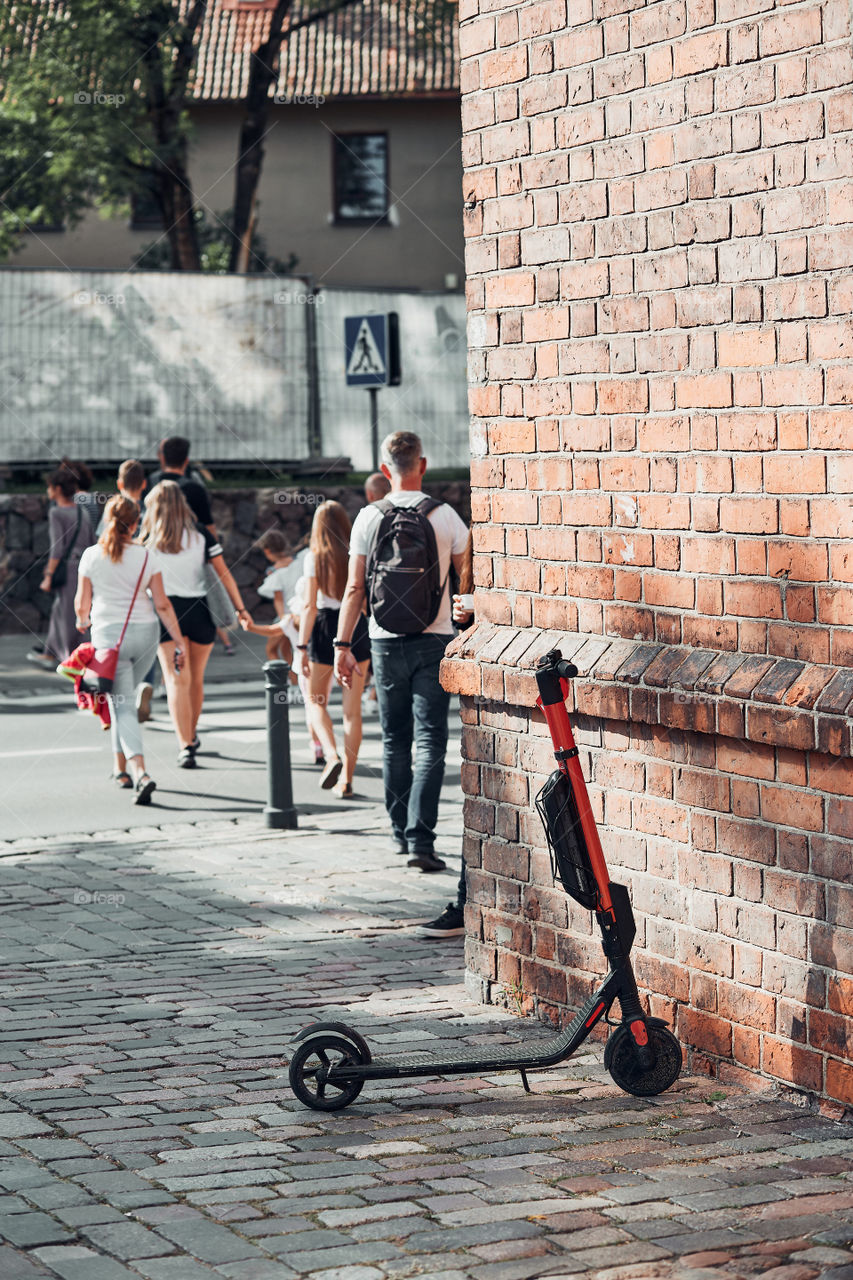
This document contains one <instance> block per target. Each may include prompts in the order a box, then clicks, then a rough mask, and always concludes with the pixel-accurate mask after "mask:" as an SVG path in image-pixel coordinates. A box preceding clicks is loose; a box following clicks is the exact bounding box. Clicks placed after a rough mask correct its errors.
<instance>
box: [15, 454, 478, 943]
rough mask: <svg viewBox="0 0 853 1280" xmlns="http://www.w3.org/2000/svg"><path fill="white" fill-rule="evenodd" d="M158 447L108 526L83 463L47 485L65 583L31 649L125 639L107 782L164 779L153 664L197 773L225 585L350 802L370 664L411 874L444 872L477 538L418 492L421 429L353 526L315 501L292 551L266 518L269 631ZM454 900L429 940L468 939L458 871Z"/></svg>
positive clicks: (178, 462) (146, 794)
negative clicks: (451, 728) (290, 680)
mask: <svg viewBox="0 0 853 1280" xmlns="http://www.w3.org/2000/svg"><path fill="white" fill-rule="evenodd" d="M159 455H160V467H159V469H158V470H157V471H156V472H154V473H153V474H152V475H151V476H149V477H147V479H146V477H145V473H144V469H143V468H142V466H141V464H140V463H138V462H136V461H135V460H128V461H127V462H125V463H123V464H122V466H121V468H120V470H119V475H118V490H119V492H118V494H117V496H116V497H114V498H111V499H110V500H109V502H108V503H107V505H106V508H105V510H104V512H103V517H102V519H101V520H100V522H97V521H94V522H93V520H92V519H91V518H90V515H89V512H88V511H87V509H86V508H87V503H86V501H85V500H81V498H80V497H79V495H80V493H81V492H84V491H85V487H86V486H85V477H84V476H82V473H81V469H80V466H78V465H76V464H70V463H69V464H68V465H65V466H64V467H63V468H61V469H60V470H59V471H58V472H57V473H55V474H54V475H53V476H52V477H51V480H50V483H49V485H48V497H49V498H50V499H51V502H52V503H53V504H54V505H53V506H52V507H51V511H50V516H49V520H50V533H51V551H50V557H49V559H48V564H47V568H46V571H45V578H44V581H43V583H42V586H43V588H44V589H46V590H47V589H53V588H58V590H57V599H56V602H55V604H54V606H53V609H52V612H51V626H50V629H49V632H48V637H47V640H46V642H45V646H44V654H43V656H40V657H39V658H38V660H39V661H43V662H45V664H55V663H56V661H58V660H59V659H61V658H63V656H64V655H65V654H67V653H68V651H69V650H70V649H72V648H73V647H74V646H75V645H76V644H78V643H79V641H80V639H81V636H82V634H83V633H85V631H86V630H87V629H89V628H90V627H91V632H92V635H91V641H92V644H93V645H94V648H95V650H96V651H98V652H100V651H101V650H109V649H112V648H114V647H116V646H117V645H118V647H119V653H118V661H117V665H116V669H115V676H114V678H113V681H112V688H111V691H110V692H109V694H108V697H109V704H110V709H111V712H112V715H111V722H112V723H111V730H112V745H113V752H114V757H115V770H114V778H115V780H116V782H117V784H118V785H119V786H120V787H122V788H125V789H127V790H133V792H134V798H135V802H136V803H137V804H147V803H150V799H151V795H152V793H153V791H154V789H155V787H156V783H155V782H154V780H153V779H152V778H151V777H150V775H149V774H148V772H147V769H146V765H145V758H144V753H143V749H142V733H141V723H142V721H144V719H145V718H146V717H147V709H148V702H149V701H150V690H151V684H152V680H153V666H154V662H155V659H156V658H158V657H159V665H160V668H161V671H162V674H163V680H164V684H165V688H166V696H167V701H168V707H169V713H170V716H171V719H172V724H173V727H174V730H175V734H176V738H177V743H178V764H179V766H180V767H182V768H194V767H195V764H196V754H197V753H198V751H199V750H200V746H201V744H200V740H199V737H198V722H199V716H200V714H201V709H202V706H203V701H204V674H205V668H206V666H207V662H208V660H209V658H210V654H211V652H212V649H213V645H214V642H215V638H216V629H217V628H216V619H215V618H214V616H213V612H212V609H211V605H210V596H211V590H212V589H215V588H216V587H217V586H218V588H219V589H220V591H221V592H222V593H224V596H225V597H226V598H227V600H228V601H229V602H230V605H231V607H232V608H233V611H234V614H235V615H236V618H237V619H238V620H239V622H240V625H241V626H242V627H243V629H244V630H246V631H252V632H256V633H260V634H263V635H265V636H266V639H267V657H268V658H271V657H283V658H286V659H287V660H289V661H290V662H291V664H292V668H293V671H294V673H295V677H296V679H298V681H299V684H300V687H301V689H302V691H303V695H304V700H305V707H306V718H307V723H308V727H309V730H310V732H311V736H312V739H313V742H314V750H315V759H316V760H317V762H318V764H319V765H320V766H321V768H322V772H321V774H320V778H319V784H320V786H321V787H322V788H323V789H324V790H329V791H332V790H333V791H334V792H335V793H336V794H337V795H338V796H339V797H340V798H342V799H348V798H350V797H352V795H353V783H354V776H355V770H356V763H357V760H358V753H359V748H360V746H361V740H362V696H363V693H364V689H365V685H366V682H367V680H368V677H369V675H370V673H371V671H372V676H373V687H374V690H375V697H376V702H377V704H378V710H379V720H380V725H381V730H382V758H383V770H382V772H383V787H384V799H385V807H386V809H387V812H388V816H389V819H390V823H391V840H392V848H393V849H394V851H395V852H397V853H398V854H400V855H402V856H405V857H406V858H407V861H408V865H409V866H411V867H415V868H418V869H420V870H421V871H425V872H432V871H440V870H444V869H445V866H446V864H445V862H444V861H443V860H442V859H441V858H440V857H439V856H438V854H437V853H436V849H435V841H436V824H437V819H438V807H439V798H440V794H441V787H442V783H443V780H444V769H445V757H446V752H447V743H448V713H449V696H448V694H447V693H446V692H445V691H444V689H443V688H442V685H441V681H440V678H439V669H440V664H441V660H442V657H443V656H444V650H445V648H446V646H447V644H448V642H449V641H450V639H451V638H452V636H453V634H454V623H455V624H456V625H462V624H464V623H465V622H466V621H469V620H470V617H471V612H470V608H469V607H467V606H468V605H469V604H470V599H471V597H470V594H469V593H470V590H471V584H470V560H471V554H470V535H469V532H468V529H467V527H466V525H465V524H464V522H463V521H462V520H461V519H460V517H459V516H458V515H457V514H456V512H455V511H454V510H453V508H452V507H450V506H449V505H447V504H446V503H442V502H439V501H437V500H435V499H433V498H431V497H429V496H428V495H427V494H425V493H424V492H423V488H422V482H423V477H424V473H425V470H426V459H425V457H424V456H423V448H422V445H421V441H420V439H419V438H418V436H416V435H415V434H414V433H413V432H408V431H399V432H394V433H393V434H391V435H389V436H388V437H387V438H386V439H385V440H384V441H383V444H382V469H381V472H377V473H375V474H374V475H373V476H371V477H370V478H369V479H368V481H367V483H366V486H365V496H366V498H367V500H368V501H367V505H366V506H365V507H364V508H363V509H362V510H361V511H360V512H359V513H358V515H357V516H356V519H355V522H354V523H353V524H352V525H351V524H350V520H349V517H348V515H347V513H346V511H345V509H344V508H343V506H342V505H341V504H340V503H338V502H335V501H325V502H322V503H321V504H320V505H319V506H318V507H317V510H316V512H315V515H314V519H313V522H312V527H311V533H310V537H309V538H308V540H307V546H305V545H303V546H300V547H297V548H292V549H291V548H290V547H289V546H288V544H287V541H286V540H285V538H284V536H283V535H282V533H281V532H280V531H278V530H275V529H273V530H269V531H267V533H265V534H264V535H263V537H262V538H261V540H260V543H259V546H260V548H261V549H262V550H263V552H264V554H265V556H266V558H267V560H268V561H269V563H270V570H269V573H268V577H267V580H266V582H265V583H264V584H263V585H262V587H261V594H262V595H265V596H266V597H267V598H271V599H272V600H273V602H274V606H275V611H276V621H275V623H274V624H272V625H261V624H259V623H256V622H254V620H253V619H252V618H251V616H250V614H249V613H248V611H247V610H246V608H245V607H244V604H243V600H242V596H241V594H240V590H239V588H238V586H237V584H236V582H235V580H234V577H233V575H232V574H231V572H230V570H229V569H228V567H227V565H226V563H225V560H224V557H223V554H222V547H221V545H220V544H219V542H218V540H217V536H216V529H215V526H214V523H213V516H212V510H211V505H210V500H209V497H208V494H207V492H206V489H205V488H204V485H203V483H201V482H200V478H199V477H198V476H196V475H192V474H190V473H189V442H188V441H186V440H184V439H182V438H180V437H172V438H170V439H167V440H164V441H163V443H162V445H161V446H160V451H159ZM90 486H91V476H89V486H88V487H90ZM93 523H94V524H97V535H96V533H95V531H94V529H93ZM63 568H64V571H65V575H66V576H65V577H64V581H63V583H62V585H61V586H60V584H59V583H57V578H63V573H62V570H63ZM454 578H455V580H456V584H457V591H456V593H455V594H454V591H453V581H454ZM463 597H464V601H465V603H464V604H463ZM69 619H70V620H69ZM333 681H337V683H338V684H339V685H340V687H341V699H342V710H343V725H342V730H343V733H342V743H341V747H340V748H339V746H338V739H337V736H336V730H335V726H334V724H333V721H332V717H331V714H330V706H329V697H330V689H331V687H332V683H333ZM140 691H141V693H140ZM460 895H461V896H460V897H459V898H458V899H457V902H456V903H451V904H448V912H450V913H451V916H452V918H451V917H448V918H447V919H445V920H444V926H445V927H444V928H443V929H441V928H438V929H434V930H433V934H432V935H431V936H450V935H452V934H454V933H459V932H461V927H459V925H460V920H461V916H460V918H459V919H457V918H456V916H453V912H456V913H457V915H458V914H459V913H460V912H461V905H462V903H463V902H464V875H463V878H462V880H461V881H460ZM448 912H445V913H444V914H445V916H447V915H448ZM432 923H433V925H440V924H441V920H439V921H437V922H432ZM430 928H431V926H425V929H426V930H427V931H428V930H429V929H430Z"/></svg>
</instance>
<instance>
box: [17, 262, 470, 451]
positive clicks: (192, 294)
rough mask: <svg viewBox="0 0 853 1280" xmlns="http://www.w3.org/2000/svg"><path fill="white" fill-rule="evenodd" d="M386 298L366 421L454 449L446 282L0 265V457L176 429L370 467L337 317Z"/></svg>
mask: <svg viewBox="0 0 853 1280" xmlns="http://www.w3.org/2000/svg"><path fill="white" fill-rule="evenodd" d="M382 311H397V312H398V313H399V316H400V334H401V348H402V367H403V381H402V383H401V385H400V386H399V387H394V388H388V389H385V390H383V391H382V392H381V393H380V397H379V410H380V432H382V433H384V432H385V431H391V430H402V429H406V430H413V431H417V432H418V433H419V434H420V435H421V436H422V437H423V439H424V441H425V446H426V452H427V456H428V458H429V460H430V462H431V464H432V465H433V466H443V467H459V466H465V465H467V463H468V458H469V453H468V410H467V398H466V397H467V392H466V373H465V337H464V335H465V304H464V299H463V297H462V296H461V295H460V294H444V293H442V294H422V293H403V292H394V291H388V292H378V291H364V290H358V291H356V290H343V289H322V290H320V291H318V292H317V293H316V294H312V292H311V291H310V290H309V288H308V286H307V285H306V282H305V281H304V280H301V279H297V278H287V279H269V278H254V277H246V276H215V275H195V274H186V273H172V272H137V271H129V272H117V271H67V270H62V271H50V270H29V269H23V270H19V269H6V270H2V271H0V463H28V462H37V463H49V462H51V461H52V460H54V459H56V458H58V457H60V456H62V455H63V454H70V455H71V456H74V457H80V458H84V459H86V460H87V461H90V462H98V461H116V460H118V459H121V458H125V457H139V458H142V459H150V458H153V457H154V455H155V451H156V446H157V442H158V441H159V440H160V439H162V437H163V436H165V435H184V436H187V437H188V438H189V439H190V440H191V441H192V448H193V454H194V456H196V457H198V458H201V459H203V460H204V461H205V462H220V463H223V462H233V463H239V464H242V465H244V466H245V465H248V466H251V465H254V464H262V463H267V462H280V461H283V460H302V459H305V458H307V457H308V456H309V455H317V454H321V455H323V456H325V457H327V458H328V457H335V456H347V457H350V458H351V459H352V462H353V465H354V466H355V467H356V468H357V469H360V470H364V469H367V468H369V467H370V465H371V456H370V429H369V411H368V402H367V396H366V395H365V394H364V391H363V390H361V389H358V388H349V389H348V388H347V387H346V386H345V379H344V367H345V360H344V344H343V329H344V321H343V318H344V316H345V315H355V314H360V313H367V312H382Z"/></svg>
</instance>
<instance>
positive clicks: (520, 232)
mask: <svg viewBox="0 0 853 1280" xmlns="http://www.w3.org/2000/svg"><path fill="white" fill-rule="evenodd" d="M460 12H461V48H462V53H463V66H462V87H463V125H464V131H465V136H464V141H463V147H464V158H465V176H464V195H465V207H466V219H467V267H468V307H469V341H470V346H471V357H470V371H471V378H472V386H471V393H470V404H471V410H472V415H473V421H472V452H473V454H474V459H473V463H472V509H473V518H474V522H475V526H474V527H475V552H476V556H475V578H476V582H477V587H478V591H477V617H478V620H479V621H480V624H481V625H480V626H479V627H478V629H477V632H476V633H475V638H474V639H472V640H470V641H467V642H462V644H461V645H460V646H459V647H458V649H457V652H456V653H455V655H450V656H449V658H448V661H447V663H446V666H445V671H446V678H447V681H448V684H449V685H450V686H451V687H453V688H456V689H458V690H459V691H460V692H462V693H463V694H464V695H465V702H464V706H465V715H466V718H467V720H468V728H467V730H466V752H467V755H468V763H467V764H466V789H467V792H468V796H469V799H468V807H467V819H466V825H467V835H466V843H467V857H468V860H469V865H470V867H471V871H472V886H473V895H472V902H473V905H472V907H471V909H470V912H469V922H470V926H471V931H472V939H471V942H470V944H469V954H470V965H471V967H472V970H473V972H474V973H475V974H476V975H478V976H479V977H480V978H482V979H483V981H484V982H486V983H487V984H495V987H496V988H501V987H505V986H506V982H507V981H509V983H510V985H512V984H518V983H520V988H519V987H517V986H513V989H514V990H520V991H521V998H522V1000H529V1002H530V1003H531V1004H532V1005H538V1007H541V1008H542V1010H543V1012H545V1013H547V1014H548V1015H549V1016H557V1014H558V1013H561V1011H562V1010H563V1007H564V1006H565V1005H571V1004H573V1003H577V1000H578V999H579V998H580V996H581V994H582V993H584V992H585V990H586V986H587V985H588V982H589V981H590V978H589V973H590V972H592V973H595V974H597V973H598V972H599V971H600V957H599V955H598V948H597V945H596V944H595V943H594V941H593V939H592V936H591V935H590V933H589V920H588V918H587V917H586V916H585V913H578V912H576V911H575V910H574V908H570V910H569V912H568V915H566V914H565V913H566V905H565V902H564V901H563V900H562V899H560V900H559V901H557V898H559V895H557V898H555V895H554V891H553V890H552V889H551V880H550V873H549V871H548V868H547V860H546V859H545V857H544V855H543V853H542V848H541V837H540V833H539V832H538V830H537V827H536V825H535V824H536V819H535V815H534V816H532V817H531V815H530V802H531V799H532V795H533V792H534V790H535V789H536V788H537V787H538V785H539V782H540V781H541V778H542V776H543V774H544V772H545V771H546V770H547V768H548V766H549V760H548V752H547V750H546V749H545V746H544V744H543V741H542V738H541V735H542V725H541V723H540V722H539V721H538V719H537V718H536V717H535V716H533V717H532V718H531V716H530V710H529V708H530V703H531V701H532V697H531V682H530V678H529V676H528V677H527V678H526V679H525V678H524V677H523V675H519V673H518V671H517V670H516V666H515V664H516V663H517V661H518V659H519V656H520V655H521V654H525V653H526V655H527V657H529V656H530V654H531V653H534V652H535V651H536V650H537V647H538V645H539V637H540V635H541V633H542V632H543V631H545V630H547V631H549V632H550V642H551V643H554V642H557V643H558V644H560V645H561V646H562V647H563V648H564V649H566V650H568V649H570V648H572V647H576V642H581V643H584V642H585V644H586V645H587V646H592V647H591V648H589V647H587V648H586V649H585V652H586V654H587V655H591V654H592V653H593V652H594V651H595V648H596V646H603V648H601V651H600V653H599V655H598V658H597V659H596V660H595V661H592V660H590V662H589V665H588V670H587V676H586V679H585V682H584V684H583V686H582V688H581V689H580V690H579V691H578V697H579V707H578V710H579V712H580V721H579V723H580V726H581V737H582V740H583V741H584V743H585V744H586V746H588V747H589V748H590V752H589V756H588V766H589V769H590V777H591V780H592V783H593V787H594V790H595V793H596V795H597V804H598V806H599V818H600V820H601V821H602V823H603V826H604V832H605V844H606V848H607V851H608V853H609V855H610V856H611V858H612V860H613V868H612V870H613V875H614V878H617V879H627V880H628V881H629V882H630V883H631V886H632V889H633V891H634V893H635V904H636V905H638V906H639V908H640V912H641V915H642V927H641V935H640V937H641V948H642V949H641V952H640V954H639V968H640V973H641V976H643V978H644V981H645V983H646V987H647V988H648V990H649V992H650V998H651V999H652V1001H653V1003H655V1002H658V1003H659V1002H661V1001H663V1002H665V1003H666V1004H667V1006H668V1012H669V1013H670V1015H671V1016H674V1017H675V1018H676V1020H677V1023H678V1026H679V1030H680V1034H681V1035H682V1038H683V1040H684V1041H685V1043H686V1044H687V1046H688V1048H690V1049H691V1050H692V1051H693V1053H694V1055H695V1059H696V1061H701V1062H702V1063H703V1066H704V1068H705V1069H707V1070H709V1071H715V1072H722V1073H725V1071H726V1070H729V1071H732V1070H735V1069H737V1068H741V1069H745V1070H749V1071H754V1072H762V1073H764V1075H765V1076H770V1077H772V1078H774V1079H778V1080H784V1081H786V1082H789V1083H794V1084H796V1085H798V1086H799V1087H802V1088H804V1089H807V1090H809V1091H811V1092H814V1093H816V1094H819V1095H823V1096H824V1098H834V1099H837V1100H842V1099H843V1100H845V1101H847V1102H850V1101H853V1062H851V1054H853V1050H851V1048H850V1045H851V1044H853V1034H851V1031H853V1028H851V1023H850V1016H851V1013H853V988H851V975H853V903H851V900H850V898H849V882H850V879H851V868H853V843H851V840H853V825H851V824H853V800H851V795H853V779H851V773H850V768H849V752H850V738H849V733H850V719H849V716H848V714H847V712H848V708H849V704H850V702H851V696H848V695H851V694H853V687H851V683H850V680H851V671H850V668H851V666H853V554H852V553H851V550H850V548H851V536H853V496H851V495H853V453H851V450H853V360H851V357H853V283H851V281H852V280H853V276H851V270H850V269H851V266H853V38H852V37H853V33H851V11H850V8H849V5H848V3H847V0H824V2H822V3H821V2H815V0H805V2H804V3H793V4H782V3H778V0H660V2H658V3H646V4H644V3H642V0H577V2H575V0H573V2H572V3H571V4H568V5H567V4H566V3H565V2H564V0H547V2H545V3H532V2H531V3H523V4H521V5H518V4H515V3H512V4H511V3H509V0H462V4H461V10H460ZM488 627H491V628H492V632H491V633H489V632H487V631H484V628H488ZM477 637H479V639H477ZM480 640H482V648H479V647H478V645H479V642H480ZM465 644H468V645H469V646H470V648H469V650H466V649H465V648H464V645H465ZM466 655H467V656H466ZM527 657H526V658H525V661H527ZM703 680H705V681H706V682H707V684H708V688H705V687H703V685H702V681H703ZM517 835H518V836H520V839H521V844H520V847H517V846H516V843H515V841H516V836H517ZM507 931H508V932H507ZM564 967H567V968H568V982H567V984H566V982H565V981H564V980H563V979H562V978H561V976H560V975H561V973H562V971H563V968H564ZM487 989H488V990H489V991H493V988H492V987H488V988H487ZM493 993H494V992H493ZM498 994H500V993H498Z"/></svg>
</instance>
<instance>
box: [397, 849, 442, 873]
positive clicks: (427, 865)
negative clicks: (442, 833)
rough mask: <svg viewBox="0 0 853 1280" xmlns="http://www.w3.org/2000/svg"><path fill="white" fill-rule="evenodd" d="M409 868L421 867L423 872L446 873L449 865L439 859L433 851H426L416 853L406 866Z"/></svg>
mask: <svg viewBox="0 0 853 1280" xmlns="http://www.w3.org/2000/svg"><path fill="white" fill-rule="evenodd" d="M406 865H407V866H409V867H420V869H421V871H446V870H447V863H446V862H443V861H442V859H441V858H437V857H436V856H435V854H434V853H433V851H432V849H424V850H423V851H422V852H421V853H415V854H413V855H412V857H411V858H409V861H408V862H407V864H406Z"/></svg>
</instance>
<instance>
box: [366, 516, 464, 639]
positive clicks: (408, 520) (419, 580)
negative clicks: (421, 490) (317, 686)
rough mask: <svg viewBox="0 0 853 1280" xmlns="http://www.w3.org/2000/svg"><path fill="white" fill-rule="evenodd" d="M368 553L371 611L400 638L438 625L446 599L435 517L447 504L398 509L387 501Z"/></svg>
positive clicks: (369, 605) (388, 629)
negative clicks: (432, 519) (436, 622)
mask: <svg viewBox="0 0 853 1280" xmlns="http://www.w3.org/2000/svg"><path fill="white" fill-rule="evenodd" d="M375 505H376V506H377V507H378V508H379V510H380V511H381V513H382V518H381V520H380V521H379V523H378V525H377V526H376V530H375V532H374V534H373V541H372V542H371V544H370V550H369V551H368V553H367V563H366V565H365V587H366V596H367V611H368V613H370V614H372V615H373V617H374V618H375V619H376V621H377V623H378V624H379V626H380V627H382V628H383V629H384V630H385V631H391V632H393V633H394V635H401V636H409V635H417V634H418V633H420V632H421V631H425V630H426V629H427V627H428V626H429V624H430V623H431V622H433V621H434V620H435V617H436V615H437V613H438V610H439V606H440V604H441V597H442V596H443V594H444V588H445V585H446V580H445V582H442V580H441V566H440V564H439V559H438V544H437V542H436V540H435V530H434V529H433V527H432V522H431V521H430V520H429V518H428V517H429V513H430V512H431V511H434V510H435V508H436V507H440V506H442V505H443V504H442V503H441V502H437V501H436V499H435V498H422V499H421V501H420V502H418V503H417V504H416V505H415V506H413V507H398V506H397V504H396V503H395V502H389V501H388V499H387V498H385V499H383V501H382V502H377V503H376V504H375Z"/></svg>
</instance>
